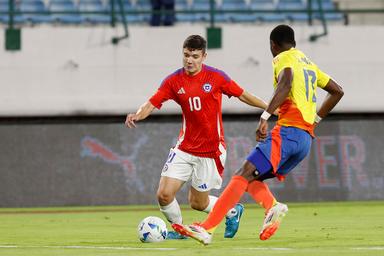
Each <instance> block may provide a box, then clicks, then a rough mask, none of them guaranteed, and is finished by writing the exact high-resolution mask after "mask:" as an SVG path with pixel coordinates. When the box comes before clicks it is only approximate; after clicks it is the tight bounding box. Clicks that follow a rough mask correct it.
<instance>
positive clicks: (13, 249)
mask: <svg viewBox="0 0 384 256" xmlns="http://www.w3.org/2000/svg"><path fill="white" fill-rule="evenodd" d="M288 206H289V212H288V214H287V216H286V218H285V219H284V221H283V223H282V225H281V227H280V229H279V230H278V231H277V233H276V234H275V235H274V236H273V237H272V238H271V239H270V240H267V241H260V240H259V239H258V233H259V229H260V226H261V223H262V220H263V216H264V215H263V214H264V213H263V211H262V210H261V209H260V207H258V206H257V205H254V204H249V205H246V210H245V212H244V215H243V218H242V221H241V225H240V230H239V232H238V233H237V235H236V237H235V238H234V239H224V238H223V231H224V224H223V223H222V224H221V225H220V227H219V228H218V229H217V231H216V232H215V236H214V239H213V243H212V244H211V245H209V246H201V245H199V244H198V243H197V242H195V241H194V240H191V239H188V240H179V241H165V242H161V243H154V244H145V243H141V242H140V241H139V240H138V239H137V233H136V232H137V231H136V229H137V225H138V223H139V222H140V220H141V219H143V218H144V217H146V216H150V215H154V216H159V217H162V215H161V214H160V212H159V211H158V210H157V208H156V207H155V206H114V207H63V208H23V209H6V208H0V255H1V256H13V255H20V256H21V255H22V256H48V255H49V256H52V255H53V256H62V255H76V256H77V255H84V256H87V255H90V256H91V255H92V256H97V255H124V256H127V255H135V256H141V255H167V256H172V255H182V256H189V255H205V256H207V255H214V256H220V255H262V256H268V255H295V256H300V255H306V256H307V255H310V256H316V255H322V256H323V255H327V256H328V255H337V256H342V255H348V256H351V255H359V256H360V255H364V256H365V255H384V202H333V203H301V204H297V203H290V204H288ZM182 210H183V215H184V222H185V223H190V222H193V221H197V220H202V219H203V218H204V217H205V214H204V213H201V212H196V211H192V210H189V209H188V207H183V209H182ZM162 218H163V217H162ZM163 219H164V218H163Z"/></svg>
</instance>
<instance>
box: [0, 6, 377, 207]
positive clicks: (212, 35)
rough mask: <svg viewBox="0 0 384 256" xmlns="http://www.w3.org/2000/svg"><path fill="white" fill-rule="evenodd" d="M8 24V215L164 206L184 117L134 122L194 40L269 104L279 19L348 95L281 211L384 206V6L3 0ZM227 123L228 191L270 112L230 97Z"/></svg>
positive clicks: (4, 199) (1, 120) (0, 107)
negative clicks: (272, 43)
mask: <svg viewBox="0 0 384 256" xmlns="http://www.w3.org/2000/svg"><path fill="white" fill-rule="evenodd" d="M0 23H1V27H2V28H3V33H1V34H0V42H2V43H3V47H2V49H1V50H0V68H1V85H0V88H1V93H0V141H1V143H0V207H30V206H66V205H121V204H156V203H157V202H156V196H155V195H156V189H157V183H158V180H159V177H160V173H161V170H162V168H163V164H164V162H165V160H166V157H167V155H168V152H169V148H170V147H171V146H173V145H174V143H175V141H176V139H177V135H178V131H179V129H180V127H181V115H180V113H181V112H180V109H179V107H178V106H177V105H176V104H175V103H173V102H167V103H166V104H165V105H164V107H163V108H162V109H161V110H160V111H155V112H154V113H153V114H152V116H150V117H149V118H148V119H147V120H145V121H143V122H140V123H139V124H138V128H137V129H135V130H129V129H127V128H125V127H124V121H125V115H126V114H127V113H129V112H135V111H136V110H137V108H138V107H139V106H140V105H141V104H142V103H143V102H145V101H146V100H147V99H148V98H149V97H150V96H151V95H152V94H153V93H154V92H155V91H156V90H157V88H158V86H159V85H160V83H161V81H162V80H163V79H164V78H165V77H166V76H167V75H168V74H170V73H172V72H173V71H174V70H176V69H178V68H180V67H181V66H182V65H181V60H182V55H181V52H182V43H183V41H184V39H185V38H186V37H187V36H189V35H191V34H200V35H202V36H204V37H206V38H207V39H208V48H209V49H208V58H207V61H206V64H208V65H211V66H214V67H217V68H219V69H222V70H224V71H225V72H226V73H227V74H228V75H229V76H230V77H231V78H232V79H234V80H235V81H237V82H238V83H239V84H240V85H241V86H242V87H244V88H245V89H246V90H248V91H250V92H252V93H254V94H256V95H258V96H260V97H262V98H264V99H265V100H269V99H270V97H271V95H272V92H273V86H272V64H271V62H272V55H271V53H270V50H269V33H270V31H271V29H273V27H275V26H276V25H277V24H280V23H286V24H289V25H291V26H292V27H293V28H294V29H295V32H296V41H297V48H299V49H301V50H302V51H304V52H305V53H306V55H307V56H308V57H309V58H311V59H312V60H313V61H314V62H315V63H316V64H317V65H318V66H319V67H320V68H321V69H322V70H323V71H325V72H326V73H328V74H329V75H331V76H332V77H333V78H334V79H335V80H336V81H338V83H339V84H341V85H342V86H343V88H344V91H345V96H344V98H343V99H342V101H341V102H340V104H339V105H338V106H337V107H336V108H335V110H334V111H333V112H332V114H331V115H330V116H329V117H327V118H326V119H325V120H324V121H322V123H321V125H320V126H319V127H318V129H317V131H316V133H317V139H316V140H315V141H314V143H313V146H312V150H311V154H310V155H309V156H308V157H307V158H306V159H305V160H304V161H303V162H302V163H301V164H300V166H298V167H297V168H296V169H295V170H294V172H293V173H292V175H290V176H289V177H288V178H287V180H286V182H284V183H280V182H277V181H272V182H270V185H271V188H272V190H273V191H274V193H276V195H277V197H278V198H279V199H280V200H282V201H299V202H308V201H341V200H343V201H344V200H382V199H384V174H383V171H382V166H383V164H384V153H383V152H384V151H383V143H384V135H383V132H382V131H383V130H384V101H383V100H382V95H384V82H383V80H382V72H383V70H384V58H383V57H384V54H383V52H382V45H383V43H382V42H383V40H384V26H383V25H384V1H383V0H365V1H358V0H211V1H210V0H174V1H172V0H164V1H154V0H153V1H150V0H0ZM324 96H325V95H324V93H322V92H319V93H318V102H319V103H320V102H321V101H322V99H323V98H324ZM223 113H224V126H225V130H226V133H225V135H226V140H227V149H228V158H227V163H226V171H225V182H224V185H225V184H226V182H227V181H228V179H229V177H230V176H231V175H232V173H233V172H234V171H235V170H236V168H238V167H239V166H240V164H241V163H242V161H243V159H244V158H245V156H246V155H247V154H248V152H249V151H250V150H251V149H252V148H253V147H254V146H255V144H256V142H255V140H254V132H255V128H256V125H257V122H258V119H259V114H260V111H259V110H256V109H252V108H250V107H247V106H245V105H244V104H241V103H240V102H239V101H238V100H237V99H227V98H226V97H225V99H224V100H223ZM272 121H273V120H272ZM271 125H272V123H271ZM219 192H220V191H216V192H215V193H216V194H218V193H219ZM186 195H187V190H186V189H184V190H183V191H182V192H181V193H180V194H179V195H178V200H179V201H180V202H181V203H186V202H187V201H186ZM243 200H244V201H250V198H248V197H245V198H244V199H243Z"/></svg>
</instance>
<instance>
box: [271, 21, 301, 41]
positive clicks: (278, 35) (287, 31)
mask: <svg viewBox="0 0 384 256" xmlns="http://www.w3.org/2000/svg"><path fill="white" fill-rule="evenodd" d="M269 39H270V40H272V41H273V42H274V43H275V44H277V45H278V46H283V45H284V44H291V45H293V46H296V41H295V32H294V31H293V29H292V28H291V27H290V26H288V25H284V24H282V25H278V26H277V27H275V28H274V29H273V30H272V32H271V35H270V36H269Z"/></svg>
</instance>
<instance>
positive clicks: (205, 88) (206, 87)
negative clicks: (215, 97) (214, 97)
mask: <svg viewBox="0 0 384 256" xmlns="http://www.w3.org/2000/svg"><path fill="white" fill-rule="evenodd" d="M203 90H204V92H206V93H209V92H210V91H211V90H212V85H211V84H204V85H203Z"/></svg>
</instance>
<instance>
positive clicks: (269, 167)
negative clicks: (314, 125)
mask: <svg viewBox="0 0 384 256" xmlns="http://www.w3.org/2000/svg"><path fill="white" fill-rule="evenodd" d="M311 144H312V137H311V135H310V134H309V133H308V132H306V131H304V130H302V129H300V128H296V127H285V126H279V125H276V126H275V127H274V128H273V129H272V131H271V133H270V134H269V135H268V137H267V139H266V140H265V141H263V142H260V143H259V144H257V146H256V148H255V149H253V150H252V152H251V153H250V154H249V155H248V157H247V160H248V161H249V162H251V163H252V164H253V165H254V166H255V167H256V169H257V171H258V172H259V177H258V178H257V179H258V180H265V179H269V178H273V177H278V178H279V179H280V180H282V179H284V176H285V175H287V174H288V173H289V172H290V171H291V170H292V169H293V168H294V167H295V166H297V165H298V164H299V163H300V162H301V161H302V160H303V159H304V158H305V157H306V156H307V155H308V153H309V150H310V149H311Z"/></svg>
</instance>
